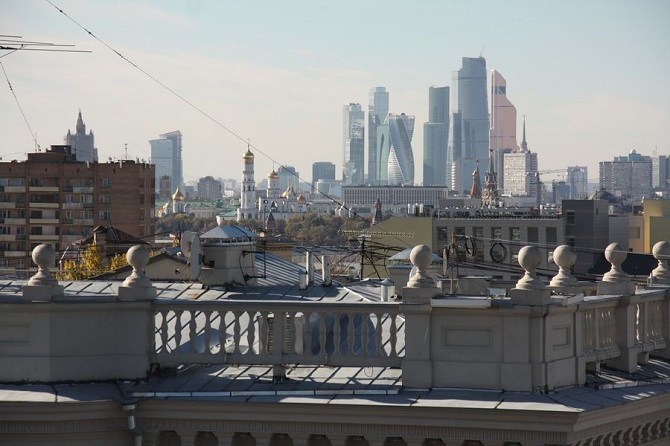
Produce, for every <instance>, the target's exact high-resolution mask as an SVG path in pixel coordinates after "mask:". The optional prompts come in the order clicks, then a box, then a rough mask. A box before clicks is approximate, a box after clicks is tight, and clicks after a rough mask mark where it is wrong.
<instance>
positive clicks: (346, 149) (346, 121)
mask: <svg viewBox="0 0 670 446" xmlns="http://www.w3.org/2000/svg"><path fill="white" fill-rule="evenodd" d="M363 125H364V116H363V110H362V109H361V104H354V103H353V102H352V103H350V104H348V105H345V106H344V108H343V113H342V182H343V183H344V184H363V182H364V180H365V172H364V170H365V139H364V135H365V130H364V127H363Z"/></svg>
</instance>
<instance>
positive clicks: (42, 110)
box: [0, 0, 670, 184]
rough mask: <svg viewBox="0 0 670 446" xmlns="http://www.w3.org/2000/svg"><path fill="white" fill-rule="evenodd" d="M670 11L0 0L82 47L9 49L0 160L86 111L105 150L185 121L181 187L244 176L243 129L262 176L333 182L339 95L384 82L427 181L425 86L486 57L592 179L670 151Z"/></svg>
mask: <svg viewBox="0 0 670 446" xmlns="http://www.w3.org/2000/svg"><path fill="white" fill-rule="evenodd" d="M54 5H55V6H54ZM59 9H60V10H62V11H63V13H65V14H63V13H62V12H59ZM668 23H670V1H666V0H636V1H622V0H602V1H601V0H589V1H584V0H563V1H560V2H559V1H555V0H554V1H544V0H527V1H521V0H508V1H504V2H502V1H493V0H492V1H481V0H479V1H478V0H462V1H461V0H449V1H447V0H415V1H407V0H403V1H396V0H337V1H325V0H324V1H320V0H302V1H299V0H282V1H274V0H245V1H241V0H133V1H131V0H115V1H109V0H0V34H2V35H13V36H21V37H22V38H23V39H24V40H29V41H42V42H50V43H55V44H67V45H74V49H76V50H82V51H90V52H85V53H58V52H37V51H18V52H13V53H9V52H8V51H2V50H0V62H1V63H2V69H3V70H4V71H0V157H1V158H2V161H10V160H14V159H16V160H19V161H20V160H25V159H26V154H27V153H29V152H33V151H35V150H36V147H35V142H34V139H33V137H35V139H36V140H37V143H38V144H39V146H40V147H41V148H42V149H44V148H47V147H49V145H51V144H62V143H63V138H64V136H65V134H66V133H67V131H68V130H72V132H74V130H75V124H76V120H77V114H78V112H79V110H81V112H82V115H83V118H84V122H85V124H86V126H87V130H93V133H94V135H95V145H96V147H97V148H98V151H99V157H100V160H101V161H106V160H108V159H109V158H112V159H123V158H125V157H128V158H131V159H135V158H140V159H146V160H148V159H149V157H150V145H149V140H151V139H155V138H157V137H158V135H159V134H161V133H167V132H170V131H174V130H180V131H181V132H182V134H183V160H184V179H185V180H186V181H187V182H190V181H197V180H198V179H199V178H201V177H204V176H207V175H212V176H214V177H221V178H236V179H238V180H241V178H242V168H243V164H242V155H243V153H244V152H245V150H246V145H247V140H248V141H249V143H250V144H251V146H252V151H253V152H254V153H255V155H256V158H255V160H256V164H255V171H256V179H257V180H259V179H261V178H262V177H264V175H266V174H267V173H268V172H270V171H271V169H272V168H273V167H274V168H278V166H280V165H290V166H294V167H295V168H296V169H297V170H298V172H299V174H300V177H301V178H302V179H303V180H305V181H311V166H312V163H314V162H317V161H331V162H333V163H335V165H336V166H337V167H336V174H337V177H338V178H340V177H341V173H342V169H341V164H342V107H343V105H344V104H348V103H350V102H358V103H360V104H361V105H362V106H363V109H364V110H366V111H367V106H368V92H369V90H370V89H371V88H373V87H376V86H385V87H386V89H387V91H389V96H390V111H391V112H393V113H407V114H413V115H415V116H416V126H415V132H414V137H413V140H412V146H413V150H414V160H415V166H416V174H415V179H416V181H417V182H418V183H419V184H420V181H421V180H422V168H421V166H422V158H423V131H422V129H423V123H424V122H426V121H427V119H428V88H429V87H430V86H431V85H437V86H443V85H451V84H452V73H453V71H455V70H457V69H458V68H459V67H460V66H461V58H462V57H478V56H479V55H482V56H483V57H484V58H486V61H487V69H488V70H491V69H496V70H497V71H499V72H500V73H501V74H502V75H503V76H504V77H505V78H506V80H507V97H508V98H509V99H510V100H511V102H512V103H513V104H514V105H515V106H516V108H517V113H518V136H519V137H520V135H521V123H522V116H524V115H525V116H526V133H527V141H528V147H529V149H530V150H531V151H535V152H537V154H538V163H539V169H540V170H541V171H542V170H548V171H552V170H554V169H563V168H565V167H567V166H568V165H571V166H572V165H584V166H587V167H588V170H589V177H590V179H591V181H597V177H598V162H599V161H603V160H611V159H612V158H613V157H614V156H618V155H625V154H627V153H629V152H630V151H631V150H637V152H638V153H642V154H644V155H654V154H655V153H656V154H659V155H670V82H668V73H670V52H669V51H668V45H670V26H668ZM121 56H122V57H121ZM7 80H9V84H11V87H12V89H13V93H12V89H10V88H9V84H8V82H7ZM489 81H490V80H489ZM14 95H15V96H16V98H15V96H14ZM22 111H23V114H22ZM23 115H25V120H24V117H23ZM26 121H27V124H26ZM29 127H30V129H29ZM31 130H32V133H31ZM366 156H367V149H366ZM366 165H367V158H366ZM557 176H558V174H557V173H555V172H547V173H545V174H544V175H543V180H544V181H545V182H546V181H551V180H552V179H554V178H557Z"/></svg>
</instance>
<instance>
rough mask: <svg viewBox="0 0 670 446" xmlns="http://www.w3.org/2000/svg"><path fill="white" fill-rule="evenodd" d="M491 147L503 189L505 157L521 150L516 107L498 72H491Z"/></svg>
mask: <svg viewBox="0 0 670 446" xmlns="http://www.w3.org/2000/svg"><path fill="white" fill-rule="evenodd" d="M489 147H490V148H491V149H492V150H493V161H494V163H495V171H496V172H497V173H498V188H499V189H503V187H504V182H505V170H504V169H503V156H504V155H505V153H511V152H515V151H517V150H519V146H518V145H517V143H516V107H515V106H514V104H512V103H511V102H510V100H509V99H508V98H507V81H506V80H505V78H504V77H503V76H502V74H500V73H499V72H497V71H496V70H491V129H490V131H489Z"/></svg>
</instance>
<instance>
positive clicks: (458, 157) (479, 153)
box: [447, 57, 489, 193]
mask: <svg viewBox="0 0 670 446" xmlns="http://www.w3.org/2000/svg"><path fill="white" fill-rule="evenodd" d="M452 83H453V85H452V89H451V94H452V98H451V110H452V113H451V123H450V131H449V143H448V146H447V179H448V180H449V184H450V187H451V188H452V189H454V190H456V191H458V192H460V193H467V191H469V190H470V185H471V181H472V176H471V174H472V172H473V171H474V170H475V168H476V167H477V161H479V167H480V169H484V170H486V169H487V168H488V163H489V159H488V158H489V157H488V151H489V107H488V99H487V90H486V59H484V58H483V57H477V58H471V57H464V58H463V61H462V67H461V68H460V69H459V70H458V71H455V72H454V75H453V80H452Z"/></svg>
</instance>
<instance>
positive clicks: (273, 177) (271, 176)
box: [268, 169, 279, 180]
mask: <svg viewBox="0 0 670 446" xmlns="http://www.w3.org/2000/svg"><path fill="white" fill-rule="evenodd" d="M268 179H269V180H277V179H279V174H278V173H277V172H275V170H274V169H272V172H270V173H269V174H268Z"/></svg>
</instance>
